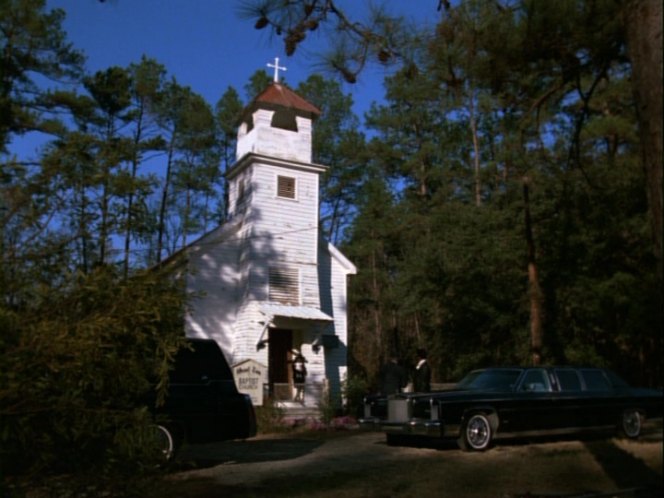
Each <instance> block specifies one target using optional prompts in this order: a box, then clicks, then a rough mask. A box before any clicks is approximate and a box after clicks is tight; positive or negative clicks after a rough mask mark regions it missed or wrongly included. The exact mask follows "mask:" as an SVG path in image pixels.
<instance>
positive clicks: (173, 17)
mask: <svg viewBox="0 0 664 498" xmlns="http://www.w3.org/2000/svg"><path fill="white" fill-rule="evenodd" d="M337 3H338V4H339V5H341V6H342V7H343V8H344V9H347V10H348V12H350V13H351V14H353V15H354V16H358V15H359V16H362V15H363V14H364V13H365V12H366V9H367V6H368V5H370V1H369V0H337ZM373 3H374V4H376V3H377V2H376V1H375V0H374V1H373ZM380 3H381V4H386V5H387V6H388V8H389V9H390V10H391V11H392V12H395V13H398V14H400V15H404V16H406V17H413V18H416V19H420V20H429V21H434V20H435V19H436V18H437V17H438V16H439V13H438V12H437V11H436V7H437V5H438V0H385V1H382V2H380ZM241 4H242V1H241V0H106V1H105V2H103V3H101V2H99V1H98V0H47V7H48V8H56V7H57V8H61V9H63V10H64V11H65V12H66V19H65V22H64V29H65V31H66V32H67V34H68V39H69V40H70V41H71V42H72V43H73V44H74V46H75V47H76V48H78V49H80V50H82V51H83V52H84V53H85V54H86V56H87V64H86V67H87V69H88V71H90V72H94V71H97V70H102V69H106V68H108V67H110V66H112V65H118V66H122V67H126V66H127V65H128V64H130V63H132V62H138V61H139V60H140V58H141V56H142V55H143V54H145V55H147V56H149V57H152V58H154V59H156V60H157V61H158V62H160V63H162V64H163V65H164V66H166V69H167V71H168V74H169V76H175V78H176V79H177V80H178V82H179V83H180V84H183V85H188V86H190V87H191V88H192V89H193V90H194V91H195V92H197V93H199V94H201V95H202V96H203V97H204V98H205V99H206V100H207V101H208V102H209V103H210V104H211V105H214V104H215V103H216V102H217V100H218V99H219V98H220V97H221V95H222V94H223V93H224V91H225V90H226V89H227V88H228V87H229V86H233V87H235V89H236V90H238V92H240V94H241V96H242V97H243V98H244V97H245V96H244V85H245V84H246V83H247V82H248V80H249V77H250V76H251V75H252V74H253V73H254V72H255V71H256V70H258V69H266V70H269V71H270V74H271V70H270V69H269V68H267V67H266V64H267V63H268V62H273V61H274V58H275V57H279V58H280V64H281V65H285V66H286V67H287V71H286V72H285V73H284V75H285V78H286V80H285V81H286V83H288V84H289V85H290V86H291V87H296V86H297V85H298V83H299V82H300V81H303V80H305V79H306V78H307V77H308V76H309V75H310V74H312V73H315V72H320V71H319V70H318V68H317V67H316V65H315V62H314V59H313V58H312V57H311V53H310V52H314V51H316V50H324V49H325V41H326V40H325V38H324V37H323V36H322V35H321V34H320V33H319V32H318V31H317V32H313V33H310V34H309V35H308V39H307V41H306V42H305V44H304V45H303V46H302V47H301V48H298V50H297V51H296V53H295V55H294V56H293V57H287V56H286V55H285V54H284V51H283V43H282V41H281V40H280V39H278V38H272V37H271V36H270V34H269V32H268V30H267V29H265V30H261V31H257V30H256V29H254V27H253V24H254V22H255V19H254V20H251V19H243V18H242V17H241V16H239V11H240V6H241ZM384 75H385V72H384V70H382V69H380V68H378V67H374V68H371V69H370V70H368V71H365V72H364V73H363V74H362V76H361V79H360V80H359V81H358V83H356V84H355V85H348V84H344V86H343V90H344V93H351V94H352V95H353V98H354V100H355V102H356V106H355V110H356V112H357V114H358V115H359V116H360V117H361V116H362V114H363V113H364V111H365V110H367V109H368V107H369V105H370V103H371V102H372V101H380V100H382V98H383V86H382V80H383V77H384Z"/></svg>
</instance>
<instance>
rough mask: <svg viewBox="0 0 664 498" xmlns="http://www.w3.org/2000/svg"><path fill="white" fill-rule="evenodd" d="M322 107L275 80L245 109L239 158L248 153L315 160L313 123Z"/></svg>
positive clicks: (306, 160) (239, 131)
mask: <svg viewBox="0 0 664 498" xmlns="http://www.w3.org/2000/svg"><path fill="white" fill-rule="evenodd" d="M319 115H320V110H318V108H316V106H314V105H313V104H311V103H309V102H307V101H306V100H304V99H303V98H302V97H300V96H299V95H297V94H296V93H295V92H293V91H292V90H291V89H289V88H288V87H287V86H285V85H282V84H281V83H278V82H276V81H275V82H273V83H271V84H270V85H269V86H268V87H267V88H266V89H265V90H263V92H261V93H260V94H259V95H258V96H257V97H256V98H255V99H254V100H253V101H252V102H251V103H250V104H249V105H248V106H247V108H246V109H245V111H244V114H243V116H242V121H241V124H240V127H239V129H238V135H237V155H236V159H238V160H239V159H241V158H242V157H243V156H244V155H245V154H247V153H250V152H252V153H254V154H261V155H266V156H272V157H277V158H280V159H287V160H294V161H298V162H304V163H310V162H311V157H312V156H311V133H312V122H313V121H314V120H315V119H316V118H317V117H318V116H319Z"/></svg>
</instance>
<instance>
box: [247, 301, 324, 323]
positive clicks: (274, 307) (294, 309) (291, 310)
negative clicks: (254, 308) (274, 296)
mask: <svg viewBox="0 0 664 498" xmlns="http://www.w3.org/2000/svg"><path fill="white" fill-rule="evenodd" d="M260 309H261V311H262V312H263V313H264V314H265V315H267V316H272V317H276V316H283V317H287V318H299V319H301V320H317V321H321V322H332V321H334V319H333V318H332V317H331V316H330V315H328V314H327V313H323V312H322V311H321V310H319V309H318V308H312V307H310V306H289V305H286V304H271V303H270V304H261V307H260Z"/></svg>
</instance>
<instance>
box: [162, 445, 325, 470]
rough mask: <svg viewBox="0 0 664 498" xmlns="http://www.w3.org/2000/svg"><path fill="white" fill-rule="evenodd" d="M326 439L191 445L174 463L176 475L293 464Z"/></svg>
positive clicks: (184, 449) (172, 466) (172, 468)
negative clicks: (227, 467)
mask: <svg viewBox="0 0 664 498" xmlns="http://www.w3.org/2000/svg"><path fill="white" fill-rule="evenodd" d="M324 442H325V441H324V440H323V439H307V438H274V439H248V440H243V441H224V442H221V443H211V444H192V445H187V446H185V447H183V448H182V449H181V451H180V452H179V453H178V455H177V457H176V459H175V461H174V462H173V463H172V465H171V468H170V469H169V470H171V471H172V472H180V471H183V470H190V469H202V468H207V467H214V466H216V465H222V464H225V465H230V464H239V463H259V462H275V461H280V460H293V459H295V458H299V457H301V456H304V455H307V454H308V453H311V452H312V451H314V450H315V449H316V448H318V447H319V446H321V445H322V444H323V443H324Z"/></svg>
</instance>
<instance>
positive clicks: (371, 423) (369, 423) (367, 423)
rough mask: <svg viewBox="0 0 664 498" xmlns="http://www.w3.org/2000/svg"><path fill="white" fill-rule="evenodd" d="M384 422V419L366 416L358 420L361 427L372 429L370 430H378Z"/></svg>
mask: <svg viewBox="0 0 664 498" xmlns="http://www.w3.org/2000/svg"><path fill="white" fill-rule="evenodd" d="M383 422H384V420H381V419H380V418H378V417H365V418H361V419H359V420H358V421H357V423H358V424H359V426H360V429H365V430H370V431H378V430H380V428H381V424H382V423H383Z"/></svg>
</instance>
